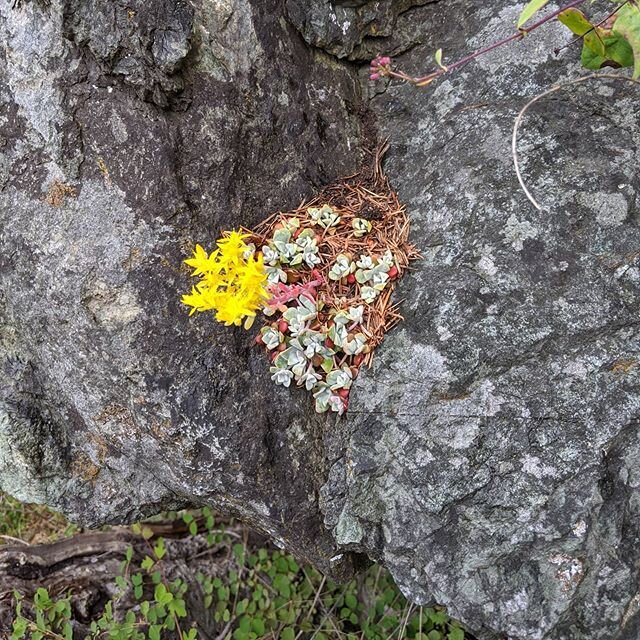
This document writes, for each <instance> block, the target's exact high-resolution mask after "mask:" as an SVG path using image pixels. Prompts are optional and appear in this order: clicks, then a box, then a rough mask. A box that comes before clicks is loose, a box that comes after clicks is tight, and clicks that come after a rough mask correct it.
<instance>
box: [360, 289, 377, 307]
mask: <svg viewBox="0 0 640 640" xmlns="http://www.w3.org/2000/svg"><path fill="white" fill-rule="evenodd" d="M379 293H380V292H379V291H378V290H377V289H374V288H373V287H370V286H368V285H365V286H363V287H360V296H361V297H362V299H363V300H364V301H365V302H366V303H367V304H371V303H372V302H373V301H374V300H375V299H376V298H377V297H378V294H379Z"/></svg>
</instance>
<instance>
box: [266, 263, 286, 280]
mask: <svg viewBox="0 0 640 640" xmlns="http://www.w3.org/2000/svg"><path fill="white" fill-rule="evenodd" d="M265 272H266V274H267V280H268V282H269V284H278V282H285V283H286V282H287V274H286V273H285V272H284V271H283V270H282V269H281V268H280V267H266V269H265Z"/></svg>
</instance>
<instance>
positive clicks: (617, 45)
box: [604, 34, 633, 67]
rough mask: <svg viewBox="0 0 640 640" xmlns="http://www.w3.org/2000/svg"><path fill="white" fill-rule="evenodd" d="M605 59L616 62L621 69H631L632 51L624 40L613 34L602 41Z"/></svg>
mask: <svg viewBox="0 0 640 640" xmlns="http://www.w3.org/2000/svg"><path fill="white" fill-rule="evenodd" d="M604 44H605V47H606V49H605V51H606V54H607V58H609V59H611V60H613V61H614V62H617V63H618V64H619V65H620V66H621V67H633V49H632V48H631V45H630V44H629V43H628V42H627V40H626V38H624V37H623V36H621V35H617V34H613V35H612V36H608V37H606V38H605V39H604Z"/></svg>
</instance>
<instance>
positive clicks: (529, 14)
mask: <svg viewBox="0 0 640 640" xmlns="http://www.w3.org/2000/svg"><path fill="white" fill-rule="evenodd" d="M548 2H549V0H531V2H529V4H528V5H527V6H526V7H525V8H524V9H523V10H522V13H521V14H520V17H519V18H518V29H522V27H523V26H524V24H525V22H528V21H529V20H531V18H533V16H534V15H535V14H536V13H538V11H540V9H542V8H543V7H544V6H545V5H546V4H547V3H548Z"/></svg>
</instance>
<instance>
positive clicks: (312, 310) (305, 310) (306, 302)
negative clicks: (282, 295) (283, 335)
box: [282, 295, 318, 326]
mask: <svg viewBox="0 0 640 640" xmlns="http://www.w3.org/2000/svg"><path fill="white" fill-rule="evenodd" d="M297 302H298V304H297V305H296V306H295V307H290V308H289V309H287V310H286V311H285V312H284V313H283V314H282V316H283V318H284V319H285V320H286V321H287V322H288V323H289V326H291V325H292V324H294V323H305V324H306V323H307V322H308V321H309V320H314V319H315V318H316V316H317V315H318V305H317V303H316V302H315V300H312V299H311V298H309V297H308V296H305V295H301V296H299V297H298V299H297Z"/></svg>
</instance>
